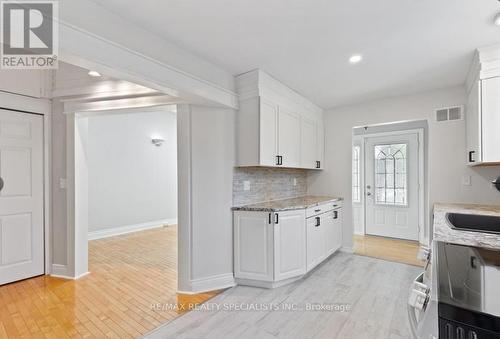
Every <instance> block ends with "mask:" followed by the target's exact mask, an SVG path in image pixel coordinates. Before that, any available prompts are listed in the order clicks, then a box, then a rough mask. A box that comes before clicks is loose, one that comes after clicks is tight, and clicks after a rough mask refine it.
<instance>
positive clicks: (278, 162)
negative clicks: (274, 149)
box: [276, 155, 283, 166]
mask: <svg viewBox="0 0 500 339" xmlns="http://www.w3.org/2000/svg"><path fill="white" fill-rule="evenodd" d="M276 165H278V166H280V165H283V157H282V156H281V155H277V156H276Z"/></svg>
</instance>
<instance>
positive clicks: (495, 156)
mask: <svg viewBox="0 0 500 339" xmlns="http://www.w3.org/2000/svg"><path fill="white" fill-rule="evenodd" d="M481 92H482V93H481V94H482V95H481V97H482V101H481V107H482V109H481V120H482V124H481V125H482V161H483V162H500V77H496V78H490V79H486V80H482V81H481Z"/></svg>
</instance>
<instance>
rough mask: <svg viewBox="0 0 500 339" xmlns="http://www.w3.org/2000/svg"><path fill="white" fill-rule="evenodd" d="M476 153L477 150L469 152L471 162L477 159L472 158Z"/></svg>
mask: <svg viewBox="0 0 500 339" xmlns="http://www.w3.org/2000/svg"><path fill="white" fill-rule="evenodd" d="M474 153H476V151H470V152H469V162H476V161H475V160H474V159H473V158H472V156H473V155H474Z"/></svg>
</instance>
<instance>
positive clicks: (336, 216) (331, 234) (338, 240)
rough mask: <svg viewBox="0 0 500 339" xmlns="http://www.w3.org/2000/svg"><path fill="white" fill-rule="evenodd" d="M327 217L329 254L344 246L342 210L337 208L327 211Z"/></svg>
mask: <svg viewBox="0 0 500 339" xmlns="http://www.w3.org/2000/svg"><path fill="white" fill-rule="evenodd" d="M326 219H327V220H328V221H327V222H325V223H326V225H327V226H326V227H325V228H326V233H327V235H326V237H325V238H326V251H327V256H328V255H331V254H332V253H334V252H335V251H337V250H338V249H339V248H340V247H341V246H342V210H341V209H336V210H334V211H331V212H329V213H327V216H326Z"/></svg>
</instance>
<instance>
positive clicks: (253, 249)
mask: <svg viewBox="0 0 500 339" xmlns="http://www.w3.org/2000/svg"><path fill="white" fill-rule="evenodd" d="M269 222H270V214H269V213H262V212H245V211H236V212H234V276H235V277H236V278H240V279H254V280H262V281H273V279H274V274H273V236H274V234H273V224H272V223H269Z"/></svg>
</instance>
